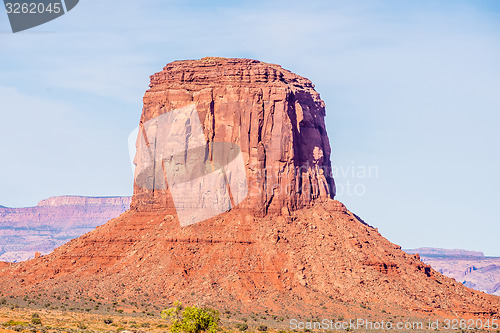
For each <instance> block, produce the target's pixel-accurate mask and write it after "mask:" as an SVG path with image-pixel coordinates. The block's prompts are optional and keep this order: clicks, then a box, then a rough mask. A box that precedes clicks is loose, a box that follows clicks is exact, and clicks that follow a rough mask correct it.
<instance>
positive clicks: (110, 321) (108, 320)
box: [104, 318, 113, 325]
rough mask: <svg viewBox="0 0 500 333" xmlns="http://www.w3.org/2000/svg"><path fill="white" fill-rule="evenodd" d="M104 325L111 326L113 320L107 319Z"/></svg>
mask: <svg viewBox="0 0 500 333" xmlns="http://www.w3.org/2000/svg"><path fill="white" fill-rule="evenodd" d="M104 323H105V324H107V325H109V324H111V323H113V319H111V318H106V319H104Z"/></svg>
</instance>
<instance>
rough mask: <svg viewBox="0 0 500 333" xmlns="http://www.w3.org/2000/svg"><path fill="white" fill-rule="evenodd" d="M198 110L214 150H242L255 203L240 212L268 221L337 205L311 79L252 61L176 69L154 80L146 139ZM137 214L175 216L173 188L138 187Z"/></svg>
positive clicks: (181, 64)
mask: <svg viewBox="0 0 500 333" xmlns="http://www.w3.org/2000/svg"><path fill="white" fill-rule="evenodd" d="M193 105H194V107H195V108H196V110H197V112H198V116H199V119H200V122H201V125H202V127H203V131H204V135H205V141H206V143H217V142H227V143H234V144H236V145H238V146H239V147H240V149H241V153H242V155H243V160H244V164H245V171H246V176H247V184H248V195H247V197H246V199H245V200H244V201H243V202H241V204H240V205H239V206H238V208H242V209H248V210H250V211H252V212H253V213H254V214H255V215H258V216H264V215H266V214H267V213H270V212H278V213H279V212H281V210H282V208H283V207H287V208H288V209H290V210H292V211H293V210H296V209H300V208H302V207H309V206H311V204H312V203H313V202H315V201H325V200H327V199H328V198H333V197H334V195H335V184H334V180H333V177H332V174H331V165H330V154H331V151H330V145H329V141H328V136H327V134H326V129H325V121H324V117H325V104H324V102H323V101H322V100H321V98H320V96H319V94H318V93H317V92H316V91H315V90H314V85H313V84H312V83H311V81H309V80H308V79H306V78H303V77H301V76H298V75H296V74H293V73H291V72H290V71H288V70H285V69H283V68H282V67H280V66H278V65H273V64H267V63H263V62H259V61H256V60H249V59H226V58H203V59H201V60H188V61H175V62H172V63H170V64H168V65H167V66H165V68H164V69H163V71H161V72H159V73H156V74H154V75H152V76H151V83H150V89H149V90H148V91H146V94H145V96H144V108H143V111H142V116H141V121H140V124H141V125H140V131H139V138H140V137H141V135H143V133H144V124H146V123H147V122H148V121H150V120H151V119H154V118H155V117H158V116H160V115H162V114H165V113H167V112H171V111H173V110H177V109H180V108H183V107H187V106H193ZM138 142H139V141H138ZM152 144H153V143H152V142H148V145H152ZM140 149H141V147H140V146H139V145H138V150H139V153H141V152H140ZM186 195H190V194H189V193H186ZM192 200H193V201H194V202H196V201H198V200H201V198H198V197H195V198H192ZM131 208H132V209H134V210H137V211H151V210H165V209H167V210H168V209H171V208H173V204H172V198H171V196H170V193H169V189H168V184H167V186H166V187H165V188H163V189H157V190H154V191H153V190H151V189H148V188H144V187H141V186H139V185H138V184H137V182H135V183H134V196H133V199H132V204H131Z"/></svg>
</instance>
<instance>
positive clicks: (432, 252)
mask: <svg viewBox="0 0 500 333" xmlns="http://www.w3.org/2000/svg"><path fill="white" fill-rule="evenodd" d="M404 251H406V252H407V253H413V254H415V253H418V254H420V255H421V256H426V257H455V256H459V257H484V253H483V252H476V251H467V250H461V249H453V250H450V249H440V248H433V247H421V248H418V249H406V250H404Z"/></svg>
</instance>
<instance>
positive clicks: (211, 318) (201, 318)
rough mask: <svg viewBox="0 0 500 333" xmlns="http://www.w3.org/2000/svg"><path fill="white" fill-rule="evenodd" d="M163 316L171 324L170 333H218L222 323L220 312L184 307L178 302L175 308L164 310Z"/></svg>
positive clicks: (175, 303)
mask: <svg viewBox="0 0 500 333" xmlns="http://www.w3.org/2000/svg"><path fill="white" fill-rule="evenodd" d="M161 316H162V318H164V319H168V320H170V322H171V326H170V331H171V332H173V333H178V332H184V333H199V332H201V331H205V332H209V333H215V332H217V328H218V324H219V321H220V315H219V311H217V310H214V309H210V308H199V307H196V306H187V307H186V308H183V307H182V304H181V303H180V302H178V301H176V302H174V306H173V307H171V308H169V309H166V310H163V311H162V312H161Z"/></svg>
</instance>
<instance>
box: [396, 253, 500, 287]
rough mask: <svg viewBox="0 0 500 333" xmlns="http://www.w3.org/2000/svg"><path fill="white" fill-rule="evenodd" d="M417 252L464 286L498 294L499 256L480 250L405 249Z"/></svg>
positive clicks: (499, 282)
mask: <svg viewBox="0 0 500 333" xmlns="http://www.w3.org/2000/svg"><path fill="white" fill-rule="evenodd" d="M405 251H406V252H407V253H412V254H415V253H418V254H419V255H420V259H421V260H422V261H423V262H425V263H426V264H429V265H431V267H432V268H434V269H435V270H437V271H438V272H440V273H442V274H444V275H446V276H448V277H451V278H454V279H455V280H457V281H458V282H460V283H462V284H464V285H465V286H467V287H469V288H472V289H476V290H480V291H484V292H486V293H489V294H493V295H497V296H500V258H498V257H486V256H485V255H484V254H483V253H482V252H474V251H466V250H446V249H438V248H419V249H411V250H405Z"/></svg>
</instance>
